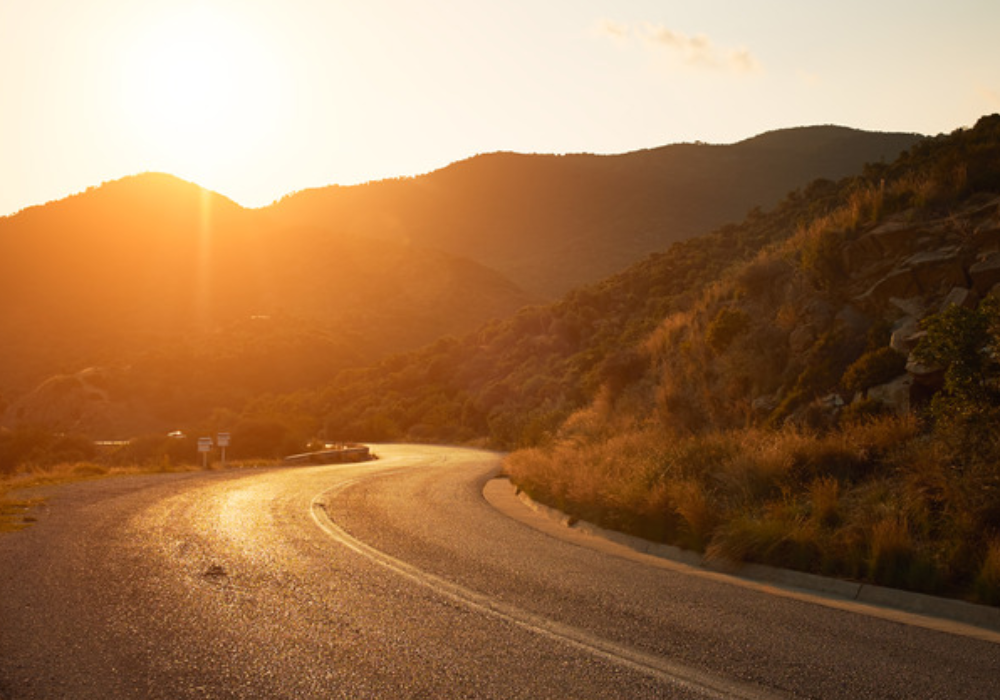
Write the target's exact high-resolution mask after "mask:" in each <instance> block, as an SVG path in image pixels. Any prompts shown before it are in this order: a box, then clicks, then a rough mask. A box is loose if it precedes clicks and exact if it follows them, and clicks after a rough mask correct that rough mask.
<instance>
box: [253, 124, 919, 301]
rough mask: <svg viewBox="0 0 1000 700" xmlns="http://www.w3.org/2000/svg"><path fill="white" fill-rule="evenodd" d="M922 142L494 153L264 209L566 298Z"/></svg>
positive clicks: (867, 135)
mask: <svg viewBox="0 0 1000 700" xmlns="http://www.w3.org/2000/svg"><path fill="white" fill-rule="evenodd" d="M921 138H923V137H921V136H919V135H916V134H900V133H895V134H892V133H890V134H882V133H876V132H866V131H862V130H858V129H851V128H848V127H837V126H819V127H797V128H793V129H783V130H775V131H772V132H768V133H767V134H763V135H760V136H758V137H753V138H750V139H746V140H744V141H741V142H738V143H736V144H728V145H710V144H702V143H687V144H669V145H665V146H659V147H656V148H651V149H643V150H639V151H633V152H630V153H623V154H614V155H593V154H586V153H577V154H567V155H550V154H522V153H512V152H496V153H489V154H482V155H479V156H473V157H471V158H467V159H465V160H461V161H457V162H455V163H452V164H451V165H448V166H446V167H444V168H441V169H439V170H436V171H433V172H431V173H428V174H426V175H421V176H417V177H413V178H400V179H396V180H389V181H379V182H373V183H368V184H366V185H360V186H356V187H352V188H344V187H338V186H333V187H326V188H311V189H308V190H303V191H300V192H298V193H293V194H291V195H288V196H286V197H284V198H282V199H281V200H279V201H278V202H276V203H274V204H273V205H271V206H270V207H267V208H265V209H266V210H268V211H269V212H270V213H271V214H272V215H273V216H275V217H276V218H278V219H280V220H284V221H286V222H294V221H297V222H305V221H312V222H315V221H320V220H322V221H325V222H327V225H330V226H336V227H338V228H339V229H340V230H345V231H351V230H356V231H359V232H363V233H364V234H365V235H371V236H376V237H381V238H390V239H391V238H398V237H405V238H407V239H408V240H411V241H419V242H421V243H423V244H425V245H428V246H430V247H434V248H439V249H442V250H447V251H449V252H453V253H455V254H458V255H460V256H462V257H468V258H470V259H473V260H477V261H479V262H483V263H484V264H488V265H489V266H491V267H494V268H495V269H497V270H499V271H500V272H501V273H503V274H504V275H505V276H507V277H509V278H510V279H512V280H513V281H514V282H515V283H517V284H518V285H520V286H521V287H523V288H525V289H527V290H528V291H530V292H532V293H535V294H538V295H540V296H543V297H547V298H556V297H558V296H559V295H561V294H563V293H565V292H567V291H569V290H570V289H572V288H574V287H576V286H579V285H581V284H586V283H588V282H594V281H597V280H598V279H600V278H602V277H604V276H607V275H609V274H613V273H615V272H617V271H618V270H620V269H623V268H624V267H626V266H627V265H629V264H631V263H632V262H635V261H636V260H639V259H641V258H642V257H644V256H645V255H648V254H649V253H652V252H656V251H658V250H663V249H665V248H666V247H667V246H668V245H669V244H670V243H673V242H675V241H677V240H682V239H684V238H688V237H690V236H693V235H698V234H701V233H707V232H708V231H710V230H712V229H713V228H716V227H718V226H721V225H723V224H725V223H728V222H730V221H736V220H739V219H741V218H742V217H743V216H744V215H745V214H746V212H747V211H748V210H750V209H752V208H753V207H769V206H773V205H774V204H776V203H777V202H778V201H779V200H780V198H781V197H783V196H785V195H786V194H787V193H788V192H789V191H791V190H793V189H796V188H797V187H801V186H802V185H804V184H806V183H807V182H809V181H811V180H814V179H816V178H828V179H839V178H840V177H844V176H846V175H850V174H853V173H855V172H857V171H859V170H860V168H861V167H862V166H863V165H864V164H865V163H867V162H877V161H879V160H885V159H888V160H891V159H893V158H895V156H896V155H898V154H899V153H900V152H901V151H903V150H905V149H906V148H908V147H909V146H911V145H912V144H913V143H915V142H916V141H918V140H920V139H921ZM484 193H489V196H486V195H485V194H484ZM719 193H724V194H722V195H720V194H719ZM373 211H377V212H378V214H377V216H376V215H373V214H372V212H373Z"/></svg>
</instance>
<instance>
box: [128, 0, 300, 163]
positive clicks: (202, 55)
mask: <svg viewBox="0 0 1000 700" xmlns="http://www.w3.org/2000/svg"><path fill="white" fill-rule="evenodd" d="M130 53H131V56H130V57H129V61H128V62H127V64H126V65H125V67H124V69H125V71H126V75H125V83H126V88H127V89H126V90H125V91H124V100H125V104H124V105H123V113H124V115H125V116H126V118H127V119H128V122H129V126H130V127H131V129H132V130H133V131H134V133H135V136H136V138H137V139H138V140H139V141H140V142H142V143H143V144H144V145H145V146H147V147H150V148H151V150H152V151H153V152H154V153H156V154H157V155H158V156H160V157H162V158H165V159H167V160H168V161H169V164H170V165H171V166H172V167H173V168H174V169H175V170H177V171H182V172H186V173H189V174H191V175H201V176H208V175H211V174H214V173H215V171H217V170H218V169H220V168H223V167H225V166H226V165H227V164H229V163H231V161H232V160H233V159H234V158H237V157H238V154H239V152H240V150H252V149H254V148H256V147H257V144H256V143H255V142H256V141H259V140H260V139H262V138H264V137H266V136H267V134H268V133H269V132H270V131H272V130H273V129H275V128H276V126H277V125H276V121H277V112H278V105H279V104H280V94H279V93H280V83H281V76H280V70H279V66H278V64H277V58H276V57H275V56H274V55H273V52H271V51H269V47H268V46H267V44H266V42H264V41H263V39H262V37H260V36H255V35H254V34H253V33H252V31H251V29H250V28H249V27H247V26H244V25H240V24H238V23H236V22H235V21H233V19H232V18H230V17H225V16H222V15H220V14H217V13H214V12H212V11H211V10H210V9H209V8H208V6H201V7H198V8H188V9H187V11H185V12H182V13H177V14H174V15H171V16H169V17H166V18H164V20H162V21H158V22H155V23H152V24H151V25H150V26H149V27H147V28H146V31H144V32H142V33H140V34H139V35H137V36H136V37H135V40H134V42H133V44H132V46H131V52H130Z"/></svg>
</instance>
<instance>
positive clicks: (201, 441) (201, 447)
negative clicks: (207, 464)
mask: <svg viewBox="0 0 1000 700" xmlns="http://www.w3.org/2000/svg"><path fill="white" fill-rule="evenodd" d="M198 451H199V452H211V451H212V438H210V437H209V438H198Z"/></svg>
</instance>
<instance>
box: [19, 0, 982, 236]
mask: <svg viewBox="0 0 1000 700" xmlns="http://www.w3.org/2000/svg"><path fill="white" fill-rule="evenodd" d="M998 30H1000V2H996V0H948V1H947V2H945V1H943V0H942V1H940V2H930V1H927V0H900V1H896V0H840V2H830V0H822V1H814V0H754V1H753V2H751V1H750V0H697V1H695V0H684V1H680V0H495V1H494V0H464V1H460V0H420V2H414V1H413V0H274V1H272V0H0V96H2V97H0V216H4V215H8V214H11V213H13V212H16V211H18V210H20V209H22V208H25V207H28V206H32V205H36V204H42V203H44V202H47V201H50V200H54V199H60V198H62V197H65V196H67V195H69V194H73V193H76V192H80V191H83V190H85V189H87V188H88V187H91V186H95V185H99V184H101V183H102V182H105V181H109V180H115V179H118V178H121V177H124V176H127V175H131V174H135V173H140V172H146V171H159V172H168V173H171V174H174V175H177V176H179V177H182V178H184V179H186V180H190V181H192V182H195V183H197V184H199V185H202V186H204V187H207V188H209V189H212V190H214V191H216V192H219V193H220V194H223V195H225V196H227V197H230V198H231V199H233V200H235V201H236V202H238V203H240V204H242V205H243V206H247V207H258V206H265V205H267V204H269V203H271V202H273V201H275V200H277V199H280V198H281V197H282V196H284V195H286V194H289V193H291V192H294V191H297V190H301V189H305V188H309V187H321V186H325V185H331V184H341V185H351V184H357V183H360V182H365V181H369V180H378V179H384V178H391V177H404V176H413V175H419V174H422V173H426V172H430V171H432V170H435V169H437V168H440V167H443V166H445V165H447V164H449V163H452V162H455V161H458V160H462V159H465V158H468V157H471V156H474V155H477V154H480V153H489V152H494V151H516V152H520V153H624V152H628V151H634V150H639V149H643V148H654V147H657V146H662V145H666V144H671V143H682V142H692V141H703V142H707V143H734V142H736V141H740V140H742V139H745V138H749V137H752V136H754V135H756V134H759V133H763V132H765V131H770V130H774V129H780V128H786V127H793V126H805V125H814V124H839V125H842V126H850V127H855V128H859V129H867V130H873V131H904V132H916V133H922V134H928V135H936V134H940V133H950V132H952V131H954V130H955V129H958V128H961V127H968V126H972V125H973V124H974V123H975V122H976V120H977V119H978V118H979V117H981V116H983V115H985V114H991V113H994V112H1000V70H997V69H998V68H1000V41H997V40H996V33H997V31H998Z"/></svg>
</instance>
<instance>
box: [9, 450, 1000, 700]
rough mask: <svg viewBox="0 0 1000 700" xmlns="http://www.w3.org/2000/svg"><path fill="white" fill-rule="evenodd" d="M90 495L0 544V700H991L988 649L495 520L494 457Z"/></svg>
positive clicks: (139, 486) (242, 474) (981, 642)
mask: <svg viewBox="0 0 1000 700" xmlns="http://www.w3.org/2000/svg"><path fill="white" fill-rule="evenodd" d="M375 451H376V453H378V454H379V456H380V457H381V459H380V460H378V461H376V462H370V463H365V464H357V465H335V466H327V467H308V468H279V469H269V470H251V471H229V472H224V473H222V472H203V473H192V474H172V475H156V476H137V477H128V478H118V479H104V480H99V481H91V482H85V483H79V484H73V485H69V486H63V487H58V488H56V489H53V490H51V492H50V493H49V498H48V500H47V502H46V505H45V506H43V507H42V508H41V509H39V511H38V513H36V515H37V517H38V522H37V523H36V524H35V525H34V526H32V527H30V528H28V529H26V530H23V531H20V532H16V533H10V534H6V535H3V536H0V699H2V700H21V699H27V698H72V699H78V700H82V699H86V698H102V699H104V698H172V699H177V698H435V699H437V698H754V699H764V698H793V697H808V698H851V699H853V700H857V699H859V698H906V699H907V700H913V699H915V698H984V699H985V698H989V699H990V700H995V698H997V697H1000V642H998V639H1000V636H997V635H989V634H984V635H978V636H977V635H967V634H962V633H961V630H960V629H959V630H958V632H950V631H941V630H935V629H928V628H927V627H926V626H922V625H913V624H907V623H906V622H905V621H899V620H891V619H885V618H883V617H879V616H872V615H868V614H863V613H860V612H858V611H855V610H850V609H839V608H838V607H836V606H833V607H831V606H830V605H823V604H817V603H816V602H813V601H811V600H809V599H808V598H800V597H796V596H788V595H775V594H773V593H772V592H768V591H766V590H759V589H758V588H754V587H746V586H740V585H734V584H733V583H730V582H727V581H726V580H724V579H723V578H721V577H710V576H698V575H692V574H690V573H687V572H685V571H684V570H683V569H682V568H679V567H674V566H670V565H663V564H659V563H657V562H653V561H651V560H644V559H643V558H642V557H639V556H637V555H636V556H622V555H619V554H616V553H613V552H608V551H602V550H601V549H600V548H595V547H590V546H585V543H583V544H581V543H580V542H576V541H567V540H566V539H564V538H563V537H561V536H553V534H552V533H550V532H546V531H543V530H539V529H536V528H532V527H529V526H527V525H525V524H524V523H522V522H520V521H518V520H516V519H513V518H511V517H508V515H505V514H504V513H503V512H501V511H499V510H497V509H496V508H494V507H492V506H491V505H490V504H489V503H488V502H487V501H486V500H485V499H484V497H483V485H484V484H485V483H486V481H487V480H488V479H489V477H490V476H491V475H493V474H494V473H495V471H496V469H497V467H498V464H499V458H498V457H497V456H495V455H493V454H491V453H487V452H479V451H473V450H462V449H453V448H432V447H413V446H380V447H377V448H376V450H375Z"/></svg>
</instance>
